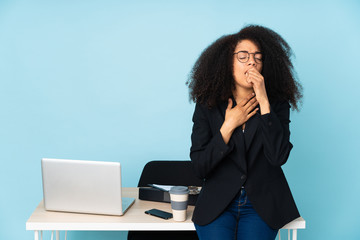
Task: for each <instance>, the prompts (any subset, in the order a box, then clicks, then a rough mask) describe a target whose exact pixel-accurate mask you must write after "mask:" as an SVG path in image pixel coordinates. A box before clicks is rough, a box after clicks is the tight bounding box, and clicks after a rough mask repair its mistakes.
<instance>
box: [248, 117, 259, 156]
mask: <svg viewBox="0 0 360 240" xmlns="http://www.w3.org/2000/svg"><path fill="white" fill-rule="evenodd" d="M259 118H260V114H259V113H256V114H255V115H254V116H253V117H252V118H250V119H249V120H248V121H247V122H246V125H245V134H244V135H245V146H246V151H248V150H249V148H250V145H251V142H252V140H253V139H254V136H255V133H256V131H257V129H258V126H259V121H260V119H259Z"/></svg>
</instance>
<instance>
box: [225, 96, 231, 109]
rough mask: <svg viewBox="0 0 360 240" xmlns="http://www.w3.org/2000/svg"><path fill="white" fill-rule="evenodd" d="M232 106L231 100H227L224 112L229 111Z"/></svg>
mask: <svg viewBox="0 0 360 240" xmlns="http://www.w3.org/2000/svg"><path fill="white" fill-rule="evenodd" d="M232 106H233V102H232V99H231V98H229V100H228V106H227V108H226V110H231V108H232Z"/></svg>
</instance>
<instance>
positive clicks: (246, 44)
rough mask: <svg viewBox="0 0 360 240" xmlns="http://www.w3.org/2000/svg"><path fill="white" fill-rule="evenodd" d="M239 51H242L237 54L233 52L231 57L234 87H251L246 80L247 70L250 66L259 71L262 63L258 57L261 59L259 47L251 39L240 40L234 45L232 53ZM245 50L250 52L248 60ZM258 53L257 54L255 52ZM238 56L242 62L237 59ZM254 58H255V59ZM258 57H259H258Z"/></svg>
mask: <svg viewBox="0 0 360 240" xmlns="http://www.w3.org/2000/svg"><path fill="white" fill-rule="evenodd" d="M239 51H244V52H245V53H244V52H241V53H239V54H234V57H233V76H234V80H235V87H236V88H239V87H240V88H246V89H250V88H252V84H251V83H248V82H247V80H246V79H247V71H248V70H249V69H250V68H255V69H256V70H257V71H258V72H259V73H261V70H262V67H263V63H262V61H261V60H260V59H262V55H261V54H260V48H259V47H258V46H257V45H256V44H255V43H254V42H252V41H251V40H247V39H244V40H241V41H240V42H238V44H237V45H236V47H235V51H234V53H237V52H239ZM246 52H248V53H250V56H249V60H248V61H246V60H247V58H246V56H247V54H246ZM255 53H258V54H255ZM238 57H239V58H240V60H241V61H242V62H240V61H239V60H238ZM255 58H257V59H256V60H255ZM259 58H260V59H259Z"/></svg>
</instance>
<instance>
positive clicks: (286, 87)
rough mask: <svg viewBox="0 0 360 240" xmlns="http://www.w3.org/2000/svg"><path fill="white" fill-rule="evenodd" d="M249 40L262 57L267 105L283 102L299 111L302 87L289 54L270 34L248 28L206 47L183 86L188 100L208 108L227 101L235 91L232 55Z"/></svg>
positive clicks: (287, 49)
mask: <svg viewBox="0 0 360 240" xmlns="http://www.w3.org/2000/svg"><path fill="white" fill-rule="evenodd" d="M244 39H247V40H251V41H253V42H254V43H255V44H257V45H258V47H259V48H260V50H261V52H262V54H263V69H262V72H261V74H262V75H263V77H264V79H265V86H266V92H267V95H268V98H269V101H270V103H271V102H274V101H282V100H286V101H288V102H289V103H290V105H291V106H292V107H293V108H295V109H296V110H299V102H300V100H301V98H302V86H301V85H300V83H299V82H298V81H297V80H296V73H295V71H294V68H293V64H292V63H291V60H290V58H291V56H292V55H293V54H292V50H291V48H290V46H289V45H288V44H287V43H286V42H285V40H284V39H283V38H282V37H281V36H280V35H279V34H277V33H276V32H274V31H273V30H271V29H269V28H266V27H262V26H258V25H248V26H246V27H244V28H243V29H241V30H240V31H239V32H238V33H235V34H231V35H225V36H222V37H221V38H219V39H218V40H216V41H215V42H214V43H212V44H211V45H210V46H209V47H207V48H206V49H205V50H204V51H203V52H202V54H201V55H200V57H199V58H198V59H197V61H196V62H195V64H194V66H193V68H192V70H191V72H190V76H189V79H188V81H187V82H186V85H188V87H189V95H190V99H191V100H193V101H194V102H195V103H200V104H206V105H207V106H208V107H209V108H211V107H214V106H216V105H218V104H219V103H220V102H223V101H227V99H229V98H230V97H231V96H232V94H233V90H234V89H235V81H234V77H233V53H234V50H235V47H236V45H237V44H238V42H240V41H241V40H244Z"/></svg>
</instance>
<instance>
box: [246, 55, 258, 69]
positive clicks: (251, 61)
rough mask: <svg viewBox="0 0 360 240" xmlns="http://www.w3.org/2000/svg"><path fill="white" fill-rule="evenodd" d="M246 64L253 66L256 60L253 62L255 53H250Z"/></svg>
mask: <svg viewBox="0 0 360 240" xmlns="http://www.w3.org/2000/svg"><path fill="white" fill-rule="evenodd" d="M247 64H248V65H249V66H255V65H256V62H255V54H250V56H249V61H248V62H247Z"/></svg>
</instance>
